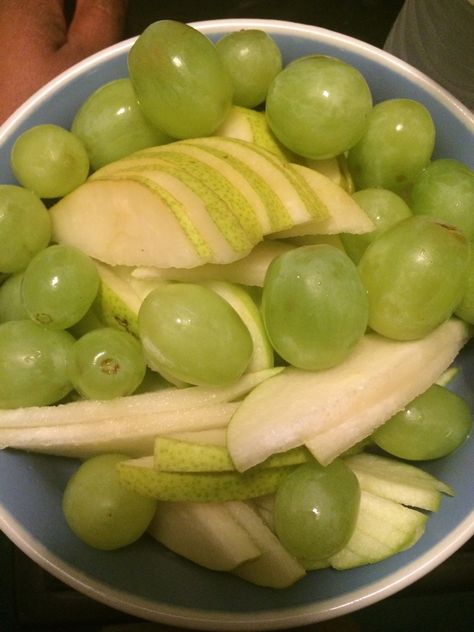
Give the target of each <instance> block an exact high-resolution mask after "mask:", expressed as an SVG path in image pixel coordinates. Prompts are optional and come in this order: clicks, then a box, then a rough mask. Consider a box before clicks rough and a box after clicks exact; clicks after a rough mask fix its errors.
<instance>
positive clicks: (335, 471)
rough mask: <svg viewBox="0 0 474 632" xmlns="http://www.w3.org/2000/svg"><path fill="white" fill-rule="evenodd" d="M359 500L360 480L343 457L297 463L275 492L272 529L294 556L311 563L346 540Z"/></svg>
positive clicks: (331, 553)
mask: <svg viewBox="0 0 474 632" xmlns="http://www.w3.org/2000/svg"><path fill="white" fill-rule="evenodd" d="M359 503H360V488H359V482H358V480H357V478H356V476H355V474H354V473H353V472H352V471H351V470H350V469H349V467H348V466H347V465H346V464H345V463H344V461H343V460H342V459H336V460H334V461H333V462H332V463H331V464H330V465H328V466H327V467H323V466H322V465H319V463H317V462H316V461H313V462H310V463H304V464H303V465H300V466H298V467H297V468H296V469H295V470H294V471H293V472H291V474H289V475H288V476H287V477H286V478H285V479H284V480H283V482H282V483H281V484H280V486H279V488H278V489H277V492H276V494H275V505H274V514H273V515H274V521H275V523H274V524H275V531H276V534H277V536H278V538H279V539H280V541H281V543H282V544H283V546H284V547H285V548H286V549H287V550H288V551H289V552H290V553H292V554H293V555H294V556H295V557H297V558H299V559H302V560H308V561H311V562H314V561H316V560H325V559H327V558H328V557H330V556H331V555H334V554H335V553H337V552H338V551H340V550H341V549H342V548H343V547H344V546H345V545H346V544H347V542H348V541H349V539H350V537H351V535H352V533H353V531H354V528H355V523H356V520H357V515H358V511H359Z"/></svg>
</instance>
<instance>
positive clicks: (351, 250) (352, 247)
mask: <svg viewBox="0 0 474 632" xmlns="http://www.w3.org/2000/svg"><path fill="white" fill-rule="evenodd" d="M352 197H353V198H354V200H355V201H356V202H357V204H358V205H359V206H360V207H361V208H362V209H363V210H364V211H365V212H366V213H367V215H368V216H369V217H370V219H371V220H372V221H373V223H374V224H375V230H373V231H371V232H370V233H362V234H361V235H355V234H349V233H343V234H341V235H340V237H341V241H342V244H343V246H344V249H345V251H346V252H347V254H348V255H349V257H350V258H351V259H352V261H354V263H359V261H360V258H361V257H362V255H363V254H364V252H365V250H366V248H367V246H368V245H369V244H371V243H372V242H373V241H375V239H377V237H379V236H380V235H381V234H382V233H383V232H385V231H386V230H387V229H388V228H390V227H391V226H394V225H395V224H396V223H397V222H399V221H401V220H402V219H405V218H407V217H410V216H411V214H412V213H411V210H410V208H409V207H408V205H407V203H406V202H405V201H404V200H403V199H402V198H401V197H400V196H399V195H397V194H396V193H394V192H393V191H389V190H388V189H362V190H361V191H356V192H355V193H353V195H352Z"/></svg>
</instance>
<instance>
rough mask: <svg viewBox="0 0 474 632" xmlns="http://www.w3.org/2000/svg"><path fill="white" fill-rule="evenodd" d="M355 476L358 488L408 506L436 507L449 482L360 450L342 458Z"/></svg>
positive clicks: (410, 466) (407, 465)
mask: <svg viewBox="0 0 474 632" xmlns="http://www.w3.org/2000/svg"><path fill="white" fill-rule="evenodd" d="M344 461H345V463H346V464H347V465H348V466H349V467H350V468H351V470H352V471H353V472H354V474H355V475H356V476H357V479H358V481H359V485H360V487H361V489H363V490H364V491H366V492H370V493H371V494H375V495H377V496H381V497H382V498H388V499H389V500H394V501H395V502H398V503H401V504H402V505H406V506H408V507H416V508H418V509H426V510H428V511H437V510H438V509H439V506H440V503H441V495H442V493H444V494H448V495H450V496H453V495H454V491H453V489H452V488H451V487H449V485H446V484H445V483H443V482H442V481H440V480H438V479H437V478H435V477H434V476H432V475H431V474H429V473H428V472H425V471H424V470H422V469H420V468H419V467H416V466H414V465H411V464H409V463H404V462H403V461H397V460H396V459H392V458H388V457H384V456H379V455H376V454H369V453H366V452H361V453H360V454H355V455H353V456H350V457H347V458H345V459H344Z"/></svg>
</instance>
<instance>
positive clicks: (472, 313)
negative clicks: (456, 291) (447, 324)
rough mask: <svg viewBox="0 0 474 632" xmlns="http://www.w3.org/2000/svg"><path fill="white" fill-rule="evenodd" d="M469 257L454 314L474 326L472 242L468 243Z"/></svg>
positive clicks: (473, 247)
mask: <svg viewBox="0 0 474 632" xmlns="http://www.w3.org/2000/svg"><path fill="white" fill-rule="evenodd" d="M469 249H470V257H469V266H468V270H467V281H466V287H465V290H464V294H463V296H462V298H461V301H460V303H459V304H458V305H457V307H456V310H455V314H456V316H459V318H462V319H463V320H465V321H466V322H467V323H469V324H470V325H474V242H472V241H471V242H470V244H469Z"/></svg>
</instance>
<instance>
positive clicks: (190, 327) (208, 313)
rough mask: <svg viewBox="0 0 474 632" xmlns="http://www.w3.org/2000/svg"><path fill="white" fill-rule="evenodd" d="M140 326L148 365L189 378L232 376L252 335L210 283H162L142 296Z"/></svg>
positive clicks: (222, 380)
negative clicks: (211, 288)
mask: <svg viewBox="0 0 474 632" xmlns="http://www.w3.org/2000/svg"><path fill="white" fill-rule="evenodd" d="M138 330H139V334H140V339H141V341H142V344H143V347H144V349H145V356H146V358H147V360H148V363H149V364H150V366H151V367H152V368H154V369H156V370H157V371H158V372H160V371H163V372H164V374H165V375H169V376H171V377H174V378H175V379H178V380H181V381H183V382H187V383H189V384H209V385H219V384H227V383H230V382H233V381H234V380H236V379H237V378H238V377H240V376H241V375H242V373H243V372H244V371H245V369H246V367H247V365H248V363H249V360H250V356H251V354H252V347H253V345H252V340H251V337H250V334H249V331H248V329H247V328H246V326H245V325H244V323H243V322H242V320H241V319H240V317H239V315H238V314H237V312H236V311H235V310H234V309H233V308H232V307H231V306H230V305H229V303H227V301H225V300H224V299H223V298H221V297H220V296H218V295H217V294H216V293H215V292H213V291H212V290H210V289H209V288H207V287H203V286H199V285H193V284H188V283H172V284H164V285H162V286H160V287H157V288H155V289H154V290H152V291H151V292H150V294H148V296H147V297H146V298H145V300H144V301H143V303H142V305H141V308H140V311H139V314H138Z"/></svg>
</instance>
